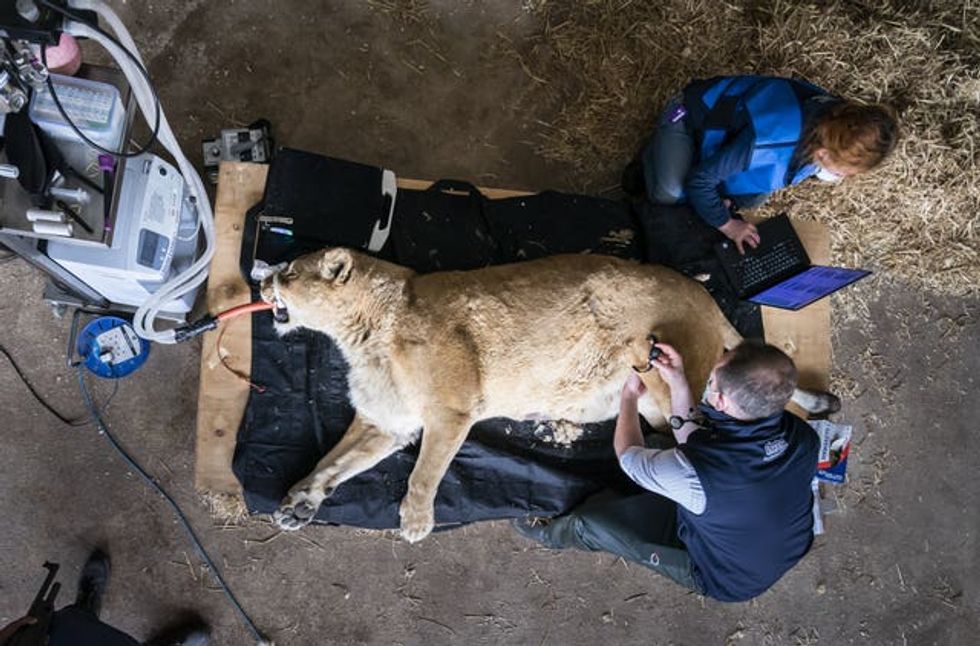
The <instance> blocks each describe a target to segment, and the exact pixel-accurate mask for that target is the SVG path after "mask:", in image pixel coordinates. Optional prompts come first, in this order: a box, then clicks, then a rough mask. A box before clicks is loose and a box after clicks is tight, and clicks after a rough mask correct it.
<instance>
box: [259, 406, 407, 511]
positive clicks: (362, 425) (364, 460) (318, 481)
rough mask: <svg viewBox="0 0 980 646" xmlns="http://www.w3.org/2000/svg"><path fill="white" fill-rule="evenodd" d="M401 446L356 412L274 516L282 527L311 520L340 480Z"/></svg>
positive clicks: (392, 437)
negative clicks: (338, 439) (336, 441)
mask: <svg viewBox="0 0 980 646" xmlns="http://www.w3.org/2000/svg"><path fill="white" fill-rule="evenodd" d="M401 446H402V443H401V442H399V441H398V440H397V439H396V438H395V437H394V436H392V435H391V434H390V433H386V432H385V431H383V430H381V429H380V428H378V427H377V426H375V425H374V424H372V423H370V422H368V421H367V420H365V419H364V418H362V417H361V416H360V415H357V416H355V417H354V421H353V422H351V425H350V426H349V427H348V428H347V432H346V433H344V436H343V437H342V438H341V439H340V442H338V443H337V446H335V447H334V448H333V449H331V450H330V452H329V453H327V455H326V456H324V458H323V459H322V460H320V462H319V463H318V464H317V465H316V468H315V469H313V471H312V473H310V475H308V476H306V477H305V478H303V479H302V480H300V481H299V482H298V483H296V484H295V485H293V487H292V489H290V490H289V494H287V495H286V497H285V499H283V501H282V504H281V505H280V506H279V509H277V510H276V511H275V513H274V514H273V520H274V521H275V523H276V524H277V525H278V526H279V527H280V528H281V529H286V530H293V529H299V528H300V527H303V526H304V525H306V524H307V523H309V522H310V521H311V520H313V517H314V516H315V515H316V512H317V510H318V509H319V508H320V504H321V503H322V502H323V501H324V499H326V497H327V496H329V495H330V494H331V493H333V490H334V489H335V488H336V487H337V486H338V485H340V483H342V482H344V481H346V480H349V479H351V478H353V477H354V476H356V475H357V474H359V473H361V472H363V471H367V470H368V469H370V468H371V467H373V466H374V465H375V464H377V463H378V462H380V461H381V460H383V459H385V458H386V457H388V456H389V455H391V454H392V453H394V452H395V451H396V450H398V449H399V448H401Z"/></svg>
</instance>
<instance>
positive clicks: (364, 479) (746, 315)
mask: <svg viewBox="0 0 980 646" xmlns="http://www.w3.org/2000/svg"><path fill="white" fill-rule="evenodd" d="M286 152H287V153H291V152H294V151H286ZM304 155H308V153H305V154H304ZM283 156H284V153H280V155H279V157H277V162H274V163H279V161H280V160H282V159H283ZM287 157H288V155H287ZM297 162H302V160H301V159H298V158H292V159H291V160H289V162H288V163H290V164H296V163H297ZM328 166H329V168H330V173H329V175H327V174H324V173H316V172H313V173H298V174H296V173H292V174H287V173H276V172H274V171H275V169H273V171H270V182H272V181H276V182H288V186H279V185H277V186H273V187H271V188H270V187H268V186H267V189H266V196H267V198H269V197H270V196H271V197H272V198H273V200H272V203H271V204H270V203H268V202H264V203H263V204H260V205H258V206H257V207H255V208H254V209H252V211H251V212H250V215H249V218H250V220H251V222H247V223H246V229H245V231H246V237H247V234H248V232H249V231H252V230H254V219H255V217H256V216H257V215H258V214H259V213H263V212H290V213H302V212H303V211H302V209H301V208H300V205H306V206H307V207H308V206H309V205H311V204H315V201H314V200H312V198H311V197H310V195H311V194H316V192H317V191H322V190H325V189H324V184H325V183H330V182H333V183H335V184H338V185H339V186H342V187H344V190H345V191H347V193H346V197H345V200H346V202H347V203H355V204H356V203H357V198H356V195H355V194H356V191H357V190H373V189H371V188H370V186H368V187H367V188H366V189H365V188H363V186H364V185H365V183H363V182H362V183H361V184H360V185H361V186H362V188H360V189H356V188H351V186H353V184H351V183H348V182H347V181H346V180H345V179H344V172H343V168H344V162H343V161H342V160H331V163H330V164H323V163H320V164H319V167H321V168H326V167H328ZM351 169H352V172H353V173H355V174H356V175H357V176H358V177H360V178H364V177H366V176H367V173H365V171H364V169H363V167H362V166H361V165H352V166H351ZM276 178H281V179H276ZM329 190H338V189H337V187H336V186H335V187H334V188H332V189H329ZM293 196H295V200H294V197H293ZM364 203H365V204H369V205H371V208H369V209H365V210H364V211H363V212H362V213H358V212H356V210H354V211H350V210H348V211H346V212H344V214H343V217H345V218H353V219H354V220H355V221H354V222H352V223H347V224H344V225H339V224H338V223H337V222H336V218H338V217H341V216H340V214H338V212H337V211H336V210H331V211H330V212H329V213H326V212H322V213H320V214H319V215H311V216H310V217H311V218H314V217H315V218H318V222H319V223H320V226H321V231H320V233H318V234H317V239H318V240H321V241H325V242H326V243H328V244H334V245H344V246H351V247H358V246H363V245H362V244H361V243H359V240H363V231H364V230H365V222H370V221H371V218H373V217H375V214H376V212H377V202H376V201H375V196H373V195H372V196H371V197H365V201H364ZM321 211H323V209H321ZM687 215H693V214H690V213H689V212H687V211H686V210H681V211H672V212H668V211H660V210H658V211H656V212H652V213H651V212H644V210H643V209H642V208H633V207H632V206H631V205H629V204H627V203H624V202H617V201H613V200H605V199H600V198H594V197H588V196H581V195H568V194H563V193H558V192H552V191H548V192H545V193H539V194H535V195H530V196H526V197H516V198H507V199H503V200H488V199H486V198H485V197H483V196H482V195H481V194H480V193H479V191H478V190H477V189H475V188H474V187H472V186H471V185H469V184H466V183H464V182H455V181H442V182H438V183H437V184H436V185H435V186H433V187H432V188H430V189H429V190H425V191H407V190H400V191H399V193H398V198H397V200H396V207H395V217H394V222H393V225H392V226H393V230H392V234H391V237H390V239H389V241H388V243H387V244H386V245H385V247H384V248H383V249H382V250H381V252H380V253H379V254H378V255H379V256H381V257H384V258H386V259H389V260H393V261H394V262H397V263H399V264H402V265H405V266H409V267H412V268H414V269H416V271H419V272H429V271H437V270H448V269H472V268H476V267H480V266H486V265H490V264H502V263H509V262H521V261H524V260H531V259H534V258H539V257H542V256H546V255H554V254H559V253H601V254H606V255H615V256H619V257H623V258H629V259H634V260H637V261H643V260H646V259H657V260H658V261H660V262H663V263H664V264H672V263H679V262H681V261H684V262H686V263H687V264H688V265H690V267H688V268H687V271H688V273H692V272H693V273H698V272H700V271H702V270H703V269H704V265H703V263H701V264H699V262H693V261H691V259H690V258H687V257H684V256H683V253H688V255H693V256H694V257H697V256H698V254H699V252H698V249H699V248H700V247H698V245H694V247H692V248H690V249H689V248H688V246H685V245H678V244H677V241H676V240H673V239H672V238H673V237H674V236H677V235H684V236H687V237H690V236H691V231H690V230H689V228H690V226H697V222H696V220H690V222H689V221H688V219H687ZM358 218H360V220H358ZM678 218H680V219H679V220H678ZM665 219H667V220H670V222H669V223H668V225H667V226H666V227H663V228H665V230H666V234H665V235H661V234H660V233H659V232H658V227H662V225H663V222H664V221H665ZM691 222H693V224H691ZM305 226H309V223H307V225H305ZM369 228H370V227H369V226H368V227H367V229H369ZM711 231H713V230H710V228H709V231H708V232H707V234H710V232H711ZM703 234H706V232H704V231H700V232H698V235H699V236H700V237H699V238H698V239H699V240H701V241H702V242H704V241H705V240H707V238H705V236H704V235H703ZM702 238H704V240H702ZM299 243H300V244H298V245H297V248H296V250H295V253H294V255H299V254H300V253H302V252H303V251H305V250H306V248H304V247H303V246H302V241H299ZM307 248H308V247H307ZM708 248H709V249H710V244H709V245H708ZM679 250H682V251H683V250H686V251H684V252H683V253H682V255H681V256H678V255H677V254H678V251H679ZM705 262H707V260H705ZM242 264H243V269H245V270H246V274H247V269H248V268H249V265H250V256H249V247H248V241H247V239H246V243H245V244H243V257H242ZM675 266H679V267H680V268H681V269H682V270H684V269H685V268H684V267H683V266H681V265H678V264H675ZM712 293H713V295H714V296H715V297H716V299H718V300H719V302H721V301H723V300H724V296H725V285H724V284H723V283H719V284H718V285H716V286H714V289H713V291H712ZM736 303H737V302H736ZM725 304H726V305H727V306H728V307H729V310H731V312H732V313H734V314H736V316H735V320H738V321H739V322H738V323H737V324H736V327H739V328H740V329H741V330H743V333H749V334H753V332H754V331H755V328H756V327H757V328H758V330H759V331H760V333H761V317H759V315H758V310H757V309H756V310H755V314H754V319H755V320H753V315H752V313H751V312H742V313H741V314H739V313H738V311H737V310H738V307H737V306H736V307H734V308H733V307H732V302H731V301H725ZM743 309H744V308H743ZM726 314H729V312H727V311H726ZM730 318H732V317H731V316H730ZM735 320H733V322H735ZM252 330H253V332H252V335H253V352H252V371H251V375H252V380H253V382H255V383H256V384H259V385H261V386H263V387H264V388H265V389H266V390H265V391H264V392H261V393H260V392H253V393H252V394H251V396H250V398H249V401H248V404H247V406H246V410H245V416H244V418H243V421H242V425H241V428H240V429H239V434H238V443H237V447H236V452H235V458H234V462H233V469H234V472H235V474H236V476H237V477H238V478H239V480H240V481H241V483H242V487H243V490H244V494H245V500H246V503H247V504H248V507H249V509H250V510H251V511H252V512H262V513H268V512H271V511H273V510H275V508H276V507H278V505H279V502H280V501H281V500H282V498H283V497H284V495H285V494H286V492H287V491H288V489H289V487H290V486H292V485H293V484H294V483H295V482H297V481H298V480H300V479H302V478H303V477H305V476H306V475H307V474H308V473H309V471H310V470H311V469H312V468H313V467H314V466H315V465H316V463H317V462H318V461H319V459H320V458H321V457H322V456H323V455H324V454H325V453H326V452H327V451H329V449H330V448H331V447H332V446H333V445H334V444H336V442H337V441H339V439H340V437H341V436H342V435H343V433H344V431H345V430H346V428H347V426H348V424H349V423H350V421H351V419H352V418H353V410H352V408H351V406H350V403H349V401H348V399H347V382H346V374H347V366H346V363H345V362H344V359H343V357H342V356H341V354H340V352H339V350H338V349H337V347H336V346H335V345H334V344H333V343H332V341H331V340H330V339H329V338H328V337H326V336H325V335H321V334H317V333H313V332H309V331H299V332H297V333H294V334H292V335H289V336H287V337H284V338H279V337H278V336H276V334H275V332H274V330H273V327H272V317H271V315H269V314H268V313H263V314H259V315H256V316H255V317H254V323H253V327H252ZM553 428H554V427H553V425H550V424H548V423H537V422H517V421H514V420H506V419H491V420H484V421H482V422H480V423H478V424H476V425H475V426H474V427H473V428H472V429H471V431H470V434H469V437H468V439H467V441H466V442H465V443H464V445H463V447H462V449H461V450H460V452H459V454H458V455H457V456H456V458H455V459H454V460H453V462H452V463H451V465H450V467H449V470H448V472H447V474H446V476H445V478H444V479H443V481H442V483H441V485H440V487H439V492H438V495H437V498H436V511H435V514H436V523H437V527H443V528H445V527H452V526H456V525H459V524H464V523H469V522H474V521H479V520H488V519H495V518H509V517H516V516H523V515H526V514H528V513H532V514H534V515H544V516H549V515H555V514H559V513H561V512H563V511H566V510H568V509H570V508H571V507H573V506H575V505H576V504H578V503H579V502H580V501H582V500H583V499H585V498H586V497H588V496H589V495H591V494H593V493H595V492H597V491H599V490H601V489H603V488H614V489H618V490H621V491H629V490H633V489H634V485H633V484H632V483H630V482H629V481H628V480H627V479H626V478H625V476H623V474H622V473H621V471H620V469H619V466H618V463H617V461H616V458H615V455H614V453H613V450H612V432H613V428H614V422H613V421H612V420H610V421H608V422H604V423H600V424H591V425H586V426H585V427H584V428H583V431H582V436H581V438H580V439H579V440H577V441H576V442H574V443H572V444H571V445H563V444H560V443H558V442H556V439H555V433H554V430H553ZM416 450H417V449H416V447H408V448H406V449H404V450H401V451H399V452H397V453H395V454H394V455H392V456H390V457H389V458H388V459H386V460H384V461H382V462H381V463H380V464H378V465H377V466H375V467H374V468H373V469H370V470H369V471H366V472H364V473H362V474H360V475H359V476H357V477H355V478H353V479H351V480H350V481H348V482H346V483H344V484H343V485H341V486H340V487H338V488H337V490H336V491H335V492H334V493H333V495H332V496H331V497H329V498H328V499H327V500H326V501H325V502H324V504H323V506H322V507H321V508H320V510H319V512H318V513H317V516H316V521H317V522H325V523H337V524H344V525H353V526H358V527H370V528H394V527H397V526H398V506H399V504H400V501H401V498H402V496H403V495H404V493H405V491H406V487H407V481H408V476H409V474H410V473H411V470H412V468H413V466H414V463H415V457H416Z"/></svg>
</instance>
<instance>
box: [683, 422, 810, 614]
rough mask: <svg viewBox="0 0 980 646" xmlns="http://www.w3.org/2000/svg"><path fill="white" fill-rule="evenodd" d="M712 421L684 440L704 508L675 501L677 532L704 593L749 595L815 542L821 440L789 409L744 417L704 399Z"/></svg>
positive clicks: (775, 578)
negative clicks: (815, 481) (692, 508)
mask: <svg viewBox="0 0 980 646" xmlns="http://www.w3.org/2000/svg"><path fill="white" fill-rule="evenodd" d="M701 410H702V412H703V413H704V415H705V416H706V417H707V418H708V420H709V425H708V428H706V429H701V430H697V431H695V432H694V433H692V434H691V436H690V437H689V438H688V440H687V442H686V443H685V444H682V445H680V446H678V450H680V451H681V452H682V453H683V454H684V456H685V457H687V459H688V460H690V462H691V465H692V466H693V467H694V470H695V471H696V472H697V474H698V479H699V480H700V481H701V486H702V488H703V489H704V496H705V500H706V502H707V506H706V507H705V510H704V512H703V513H701V514H693V513H691V512H690V511H688V510H686V509H684V508H683V507H681V506H678V508H677V520H678V536H679V537H680V539H681V540H682V541H683V542H684V545H685V546H686V547H687V551H688V554H690V557H691V562H692V564H693V566H694V567H693V573H694V577H695V579H697V580H698V581H699V582H700V583H701V584H702V585H703V587H704V590H705V594H707V595H708V596H709V597H712V598H714V599H718V600H720V601H745V600H748V599H751V598H753V597H755V596H758V595H760V594H762V593H763V592H765V591H766V590H767V589H768V588H769V587H771V586H772V585H773V584H774V583H775V582H776V581H778V580H779V578H780V577H781V576H782V575H783V574H785V573H786V572H787V571H788V570H789V569H790V568H791V567H793V566H794V565H796V563H797V562H798V561H799V560H800V559H801V558H803V555H804V554H806V553H807V551H808V550H809V549H810V545H811V543H812V542H813V493H812V491H811V489H810V482H811V481H812V480H813V476H814V475H815V474H816V471H817V454H818V451H819V447H820V441H819V439H818V438H817V434H816V432H815V431H814V430H813V429H812V428H811V427H810V425H809V424H807V423H806V422H804V421H803V420H801V419H800V418H799V417H796V416H795V415H793V414H791V413H779V414H776V415H773V416H772V417H766V418H763V419H760V420H755V421H752V422H742V421H739V420H736V419H733V418H732V417H729V416H728V415H725V414H724V413H720V412H718V411H716V410H715V409H713V408H711V407H709V406H704V405H702V407H701Z"/></svg>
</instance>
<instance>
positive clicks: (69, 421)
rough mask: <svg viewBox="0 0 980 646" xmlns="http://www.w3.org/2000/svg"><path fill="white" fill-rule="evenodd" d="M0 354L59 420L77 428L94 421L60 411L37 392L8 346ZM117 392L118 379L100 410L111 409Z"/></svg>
mask: <svg viewBox="0 0 980 646" xmlns="http://www.w3.org/2000/svg"><path fill="white" fill-rule="evenodd" d="M0 354H2V355H3V356H4V357H6V358H7V361H9V362H10V366H11V367H12V368H13V369H14V372H15V373H16V374H17V376H18V377H19V378H20V380H21V382H22V383H23V384H24V386H26V387H27V390H28V391H30V393H31V395H32V396H33V397H34V399H35V400H37V402H38V403H39V404H41V406H43V407H44V409H45V410H47V411H48V412H49V413H51V414H52V415H54V416H55V417H56V418H58V421H60V422H61V423H62V424H65V425H66V426H72V427H76V428H77V427H80V426H88V425H89V424H91V423H92V422H91V420H90V419H89V417H88V416H87V415H83V416H82V417H78V418H75V419H71V418H70V417H68V416H67V415H63V414H62V413H60V412H58V410H57V409H56V408H55V407H54V406H52V405H51V404H49V403H48V401H47V400H46V399H44V397H42V396H41V393H39V392H37V389H36V388H34V385H33V384H32V383H31V381H30V380H29V379H28V378H27V375H26V374H24V371H23V369H22V368H21V367H20V365H19V364H18V363H17V361H16V360H15V359H14V357H13V356H12V355H11V354H10V352H9V351H8V350H7V348H5V347H3V346H2V345H0ZM117 392H119V380H118V379H117V380H115V381H114V382H113V384H112V392H110V393H109V396H108V397H106V400H105V402H104V403H103V404H102V405H101V406H100V407H99V410H101V411H102V412H105V411H107V410H109V405H110V404H111V403H112V400H113V398H114V397H115V396H116V393H117Z"/></svg>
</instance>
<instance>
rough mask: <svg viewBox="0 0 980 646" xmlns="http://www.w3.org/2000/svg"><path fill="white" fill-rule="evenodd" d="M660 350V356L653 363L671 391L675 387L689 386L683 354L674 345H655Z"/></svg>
mask: <svg viewBox="0 0 980 646" xmlns="http://www.w3.org/2000/svg"><path fill="white" fill-rule="evenodd" d="M653 345H654V346H655V347H657V348H659V349H660V356H659V357H657V358H656V360H655V361H654V362H653V367H654V368H656V369H657V372H659V373H660V378H661V379H663V380H664V381H665V382H666V383H667V385H668V386H670V388H671V390H673V389H674V387H675V386H681V385H687V377H686V376H685V375H684V360H683V359H681V353H680V352H678V351H677V349H676V348H674V346H672V345H668V344H666V343H654V344H653Z"/></svg>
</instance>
